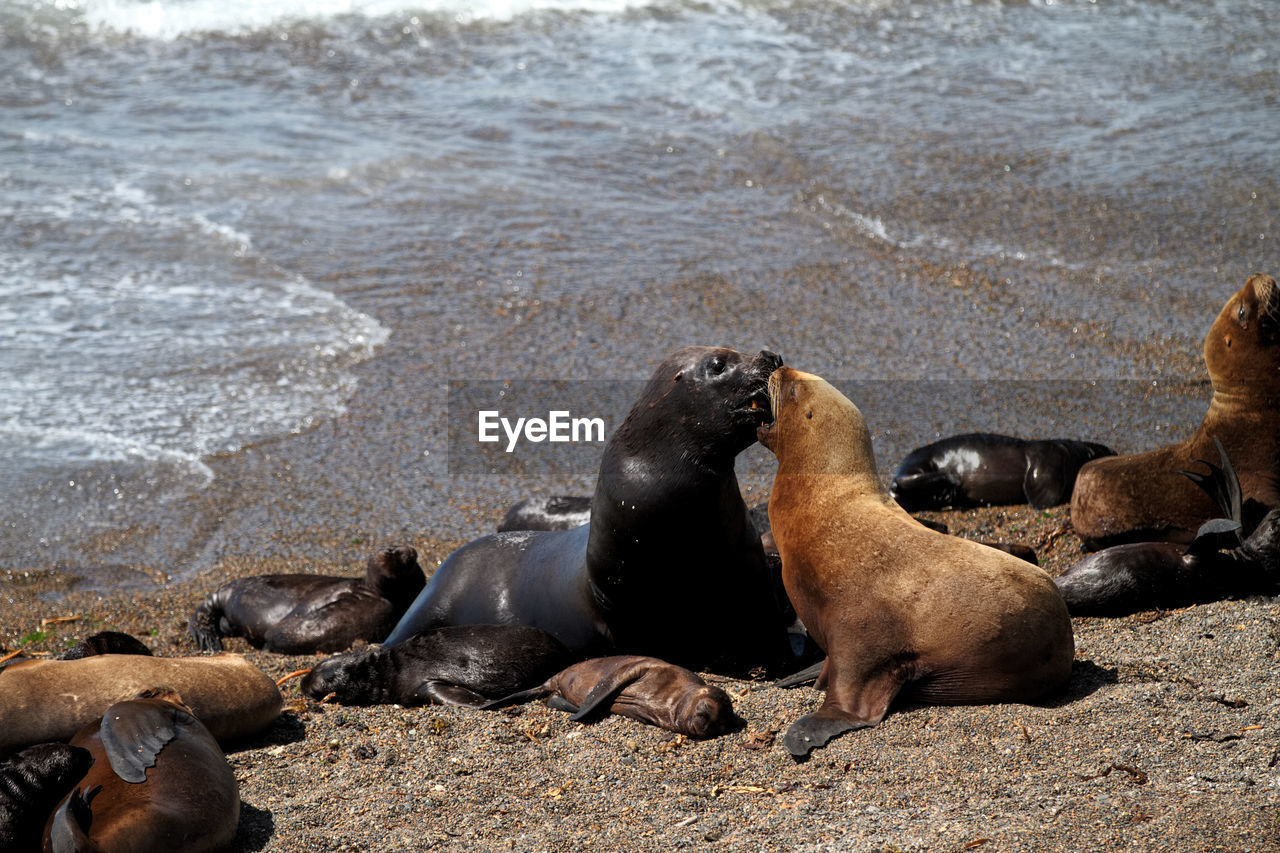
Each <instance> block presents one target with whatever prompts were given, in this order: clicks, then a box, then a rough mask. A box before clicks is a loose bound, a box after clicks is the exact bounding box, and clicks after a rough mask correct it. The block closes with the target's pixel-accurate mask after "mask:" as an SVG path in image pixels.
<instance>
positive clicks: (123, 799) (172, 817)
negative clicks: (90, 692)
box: [44, 688, 240, 853]
mask: <svg viewBox="0 0 1280 853" xmlns="http://www.w3.org/2000/svg"><path fill="white" fill-rule="evenodd" d="M71 744H72V745H73V746H79V747H83V748H85V749H87V750H89V752H90V754H91V755H92V756H93V766H92V767H90V768H89V771H88V772H87V773H86V774H85V775H84V778H83V779H81V780H80V781H79V783H78V784H77V785H76V786H75V788H74V789H73V790H72V791H71V793H69V794H68V795H67V796H66V797H65V798H64V799H63V800H62V802H61V803H60V804H59V805H58V808H57V810H56V811H54V813H53V816H52V817H50V818H49V823H48V824H47V826H46V827H45V831H44V844H45V850H47V851H52V853H62V852H63V851H80V850H102V851H115V850H120V851H125V850H127V851H130V852H131V853H148V851H157V853H168V851H171V850H182V851H186V852H187V853H200V852H201V851H210V850H219V849H221V848H223V847H225V846H227V845H228V844H230V843H231V841H232V839H234V838H235V834H236V827H237V825H238V823H239V820H240V790H239V786H238V785H237V783H236V776H235V773H234V772H233V771H232V770H231V765H229V764H228V763H227V759H226V756H224V755H223V754H222V749H221V748H220V747H219V746H218V743H217V741H215V740H214V738H213V736H212V735H211V734H210V733H209V730H208V729H207V728H205V727H204V725H203V724H201V722H200V720H198V719H197V718H196V717H195V716H194V715H193V714H192V712H191V709H190V708H188V707H187V706H186V705H184V704H183V702H182V697H181V696H180V695H179V694H177V693H175V692H173V691H172V690H168V689H166V688H159V689H155V690H148V691H145V692H143V693H141V694H139V695H138V697H137V698H135V699H131V700H129V701H127V702H118V703H116V704H114V705H112V706H111V707H110V708H108V709H107V711H106V713H105V714H103V715H102V718H101V719H100V720H98V721H96V722H93V723H90V724H89V725H87V726H85V727H84V728H83V729H81V730H80V731H79V732H78V733H77V734H76V736H75V737H74V738H72V740H71Z"/></svg>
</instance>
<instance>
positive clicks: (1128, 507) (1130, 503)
mask: <svg viewBox="0 0 1280 853" xmlns="http://www.w3.org/2000/svg"><path fill="white" fill-rule="evenodd" d="M1204 363H1205V367H1207V368H1208V369H1209V379H1210V381H1211V382H1212V383H1213V397H1212V398H1211V399H1210V400H1209V411H1208V412H1206V413H1205V416H1204V420H1203V421H1202V422H1201V424H1200V426H1199V428H1198V429H1196V431H1195V432H1194V433H1193V434H1192V435H1191V437H1190V438H1188V439H1186V440H1185V441H1182V442H1179V443H1178V444H1170V445H1167V446H1165V447H1161V448H1158V449H1156V450H1151V451H1148V452H1146V453H1137V454H1130V455H1126V456H1112V457H1109V458H1106V459H1096V460H1094V461H1093V462H1090V463H1088V464H1087V465H1085V466H1084V467H1083V468H1081V469H1080V474H1079V476H1078V477H1077V479H1076V487H1075V491H1074V492H1073V493H1072V496H1071V526H1072V527H1074V528H1075V531H1076V533H1078V534H1079V535H1080V538H1081V539H1082V540H1084V543H1085V545H1086V546H1087V547H1089V548H1103V547H1106V546H1109V545H1116V544H1120V543H1123V542H1139V541H1157V540H1160V541H1170V542H1182V543H1188V542H1190V541H1191V540H1192V539H1194V538H1195V536H1196V531H1197V530H1198V529H1199V527H1200V525H1202V524H1204V523H1205V522H1206V521H1208V520H1210V519H1212V518H1216V517H1217V516H1218V507H1216V506H1215V505H1214V503H1213V501H1212V500H1211V499H1210V498H1209V496H1208V495H1207V494H1205V492H1204V490H1202V489H1201V488H1199V487H1198V486H1196V484H1195V483H1193V482H1191V481H1190V480H1188V479H1187V478H1186V477H1184V476H1182V475H1181V474H1179V473H1178V472H1179V471H1180V470H1187V469H1193V468H1195V467H1196V461H1197V460H1199V459H1216V458H1217V456H1218V454H1217V450H1216V449H1215V447H1214V444H1213V439H1214V438H1217V439H1218V440H1219V441H1221V442H1222V446H1223V447H1224V448H1225V449H1226V452H1227V455H1228V456H1230V457H1231V463H1232V464H1233V465H1234V466H1235V469H1236V473H1237V474H1238V475H1239V477H1240V489H1241V492H1242V495H1243V499H1244V501H1245V502H1246V504H1248V502H1249V501H1250V500H1252V501H1255V502H1256V504H1260V505H1261V506H1256V505H1255V506H1254V507H1251V506H1248V505H1247V506H1246V508H1245V522H1246V527H1247V528H1252V527H1253V525H1255V524H1256V523H1257V522H1258V520H1259V519H1260V518H1261V516H1262V515H1263V514H1264V513H1265V512H1266V510H1268V509H1273V508H1275V507H1277V506H1280V288H1277V287H1276V283H1275V280H1274V279H1273V278H1271V276H1267V275H1254V276H1250V278H1249V280H1248V281H1246V282H1245V285H1244V287H1242V288H1241V289H1240V290H1239V291H1238V292H1236V294H1235V295H1233V296H1232V297H1231V298H1230V299H1228V300H1227V304H1226V305H1225V306H1223V308H1222V311H1221V312H1220V313H1219V314H1218V318H1217V319H1216V320H1214V321H1213V325H1212V326H1210V327H1209V334H1208V335H1207V336H1206V337H1205V339H1204ZM1250 509H1253V510H1254V512H1253V514H1252V517H1250V516H1251V514H1250Z"/></svg>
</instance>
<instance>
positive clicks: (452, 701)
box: [413, 679, 489, 708]
mask: <svg viewBox="0 0 1280 853" xmlns="http://www.w3.org/2000/svg"><path fill="white" fill-rule="evenodd" d="M413 698H414V700H415V701H417V702H420V703H421V704H423V705H461V706H462V707H464V708H484V707H485V706H486V705H488V704H489V697H487V696H481V695H480V694H479V693H477V692H475V691H474V690H471V689H469V688H466V687H463V686H462V685H460V684H452V683H450V682H448V681H437V680H435V679H428V680H427V681H424V682H422V683H421V684H419V685H418V689H417V690H415V691H413Z"/></svg>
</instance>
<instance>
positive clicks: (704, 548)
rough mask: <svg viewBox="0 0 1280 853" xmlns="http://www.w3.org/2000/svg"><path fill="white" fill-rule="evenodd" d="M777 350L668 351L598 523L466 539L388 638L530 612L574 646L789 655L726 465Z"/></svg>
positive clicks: (717, 662)
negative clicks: (466, 542)
mask: <svg viewBox="0 0 1280 853" xmlns="http://www.w3.org/2000/svg"><path fill="white" fill-rule="evenodd" d="M781 363H782V359H781V358H780V357H779V356H778V355H776V354H775V353H772V352H768V351H762V352H760V353H759V354H757V355H755V356H749V355H744V354H743V353H741V352H738V351H736V350H732V349H724V348H717V347H685V348H683V349H680V350H677V351H676V352H674V353H672V354H671V355H669V356H667V358H665V359H664V360H663V362H662V364H660V365H659V366H658V368H657V370H656V371H654V374H653V376H652V377H651V378H650V380H649V382H648V383H647V384H646V386H645V388H644V390H643V391H642V392H641V395H640V398H639V399H638V400H637V401H636V402H635V404H634V405H633V406H632V408H631V410H630V412H629V413H628V414H627V416H626V418H625V419H624V420H623V422H622V423H621V424H619V426H618V428H617V429H616V430H614V432H613V434H612V435H611V436H609V440H608V442H607V443H606V444H605V448H604V453H603V457H602V459H601V462H600V474H599V477H598V478H597V481H596V490H595V494H594V496H593V497H592V502H591V522H590V523H589V524H586V525H583V526H581V527H576V528H574V529H572V530H550V531H520V532H508V533H497V534H494V535H491V536H486V537H484V538H482V539H478V540H476V541H474V542H471V543H469V544H467V545H464V546H463V547H462V548H460V549H458V550H457V551H454V552H453V553H452V554H451V555H449V557H448V559H446V560H445V561H444V563H443V564H442V565H441V566H440V568H438V569H437V570H436V572H435V574H434V575H432V577H431V582H430V583H429V584H427V587H426V589H424V590H423V591H422V594H421V595H419V596H418V600H417V601H415V602H414V603H413V606H412V607H410V608H409V611H408V612H407V613H406V614H405V615H404V618H403V619H401V620H400V624H399V625H397V626H396V628H395V630H394V631H393V632H392V633H391V635H390V636H388V637H387V639H386V641H385V643H384V645H386V646H394V645H397V644H399V643H402V642H404V641H405V640H407V639H409V638H410V637H412V636H413V635H415V634H418V633H421V632H422V631H425V630H428V629H430V628H437V627H440V626H443V625H467V624H471V625H480V624H491V625H493V624H497V625H532V626H534V627H537V628H541V629H542V630H544V631H546V632H547V633H548V634H551V635H552V636H553V637H555V638H556V639H558V640H559V641H560V642H562V643H564V644H565V646H567V647H568V648H569V649H570V650H571V651H572V652H573V653H574V654H575V655H577V656H579V657H588V656H592V655H600V654H607V653H628V654H648V655H654V656H657V657H660V658H663V659H664V660H671V661H674V662H677V663H681V664H686V665H693V666H717V667H728V668H730V669H733V670H746V669H749V668H751V667H754V666H759V665H767V664H772V663H777V662H779V661H789V659H790V657H791V656H790V653H789V651H788V644H787V638H786V630H785V629H786V625H787V622H788V621H789V620H787V619H785V616H784V613H783V611H782V609H781V608H780V605H779V602H778V601H777V600H776V598H775V597H774V595H773V590H772V588H771V585H770V579H769V575H768V567H767V566H766V563H765V556H764V550H763V549H762V548H761V546H760V537H759V535H758V534H757V533H756V531H755V528H754V527H753V526H752V524H751V522H750V520H749V519H748V518H747V509H746V505H745V503H744V502H743V499H742V492H741V489H740V488H739V486H738V480H737V477H736V476H735V474H734V468H733V466H734V460H735V458H736V457H737V455H738V454H739V453H741V452H742V451H743V450H746V449H747V448H748V447H749V446H751V445H752V444H753V443H754V442H755V430H756V427H757V426H758V425H759V424H760V423H762V422H763V421H764V420H767V418H768V405H767V395H766V393H765V379H766V377H767V376H768V375H769V373H771V372H772V371H773V369H774V368H776V367H777V366H778V365H780V364H781ZM659 614H660V616H661V618H658V616H657V615H659Z"/></svg>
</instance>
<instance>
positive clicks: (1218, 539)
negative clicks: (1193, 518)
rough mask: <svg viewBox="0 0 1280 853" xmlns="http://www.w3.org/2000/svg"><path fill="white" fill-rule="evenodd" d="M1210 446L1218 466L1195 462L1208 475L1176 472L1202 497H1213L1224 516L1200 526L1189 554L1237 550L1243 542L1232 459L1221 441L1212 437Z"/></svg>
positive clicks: (1240, 496)
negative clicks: (1207, 470)
mask: <svg viewBox="0 0 1280 853" xmlns="http://www.w3.org/2000/svg"><path fill="white" fill-rule="evenodd" d="M1213 443H1214V445H1215V446H1216V447H1217V448H1218V457H1219V458H1220V459H1221V460H1222V466H1221V467H1219V466H1217V465H1214V464H1213V463H1212V462H1208V461H1206V460H1204V459H1197V460H1196V461H1197V462H1199V463H1200V464H1202V465H1204V466H1206V467H1207V468H1208V469H1209V473H1207V474H1201V473H1200V472H1198V471H1184V470H1182V469H1179V470H1178V473H1179V474H1182V475H1183V476H1184V477H1186V478H1187V479H1189V480H1191V482H1193V483H1195V484H1196V485H1197V486H1199V487H1200V488H1201V489H1203V490H1204V492H1205V494H1207V495H1208V496H1209V497H1211V498H1213V502H1214V503H1215V504H1216V505H1217V507H1218V510H1219V511H1220V512H1221V513H1222V516H1223V517H1221V518H1214V519H1210V520H1209V521H1206V522H1205V523H1204V524H1203V525H1201V526H1200V529H1199V530H1197V531H1196V538H1195V539H1194V540H1193V541H1192V543H1191V546H1190V547H1189V548H1188V549H1187V550H1188V552H1189V553H1192V554H1202V553H1213V552H1215V551H1220V550H1223V549H1230V548H1238V547H1240V544H1241V541H1242V539H1241V535H1242V530H1243V528H1242V526H1241V521H1242V517H1241V508H1242V503H1243V494H1242V490H1241V488H1240V478H1239V477H1238V476H1237V475H1236V471H1235V468H1234V467H1232V465H1231V460H1230V459H1229V458H1228V457H1227V451H1226V449H1225V448H1223V446H1222V442H1221V441H1219V440H1218V438H1217V436H1214V438H1213Z"/></svg>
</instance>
